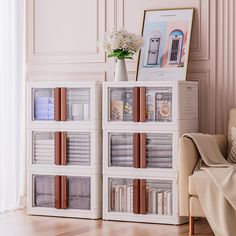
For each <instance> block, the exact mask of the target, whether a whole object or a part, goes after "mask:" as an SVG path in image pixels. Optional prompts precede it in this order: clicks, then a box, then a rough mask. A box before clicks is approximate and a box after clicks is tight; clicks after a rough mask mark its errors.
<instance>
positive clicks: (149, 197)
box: [141, 179, 172, 215]
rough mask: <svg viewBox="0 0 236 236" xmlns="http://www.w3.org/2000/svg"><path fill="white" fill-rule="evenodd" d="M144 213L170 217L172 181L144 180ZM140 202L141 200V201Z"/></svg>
mask: <svg viewBox="0 0 236 236" xmlns="http://www.w3.org/2000/svg"><path fill="white" fill-rule="evenodd" d="M143 185H144V187H145V189H146V193H145V196H143V197H144V198H145V201H146V213H147V214H157V215H172V181H170V180H151V179H148V180H144V181H143ZM141 201H142V200H141Z"/></svg>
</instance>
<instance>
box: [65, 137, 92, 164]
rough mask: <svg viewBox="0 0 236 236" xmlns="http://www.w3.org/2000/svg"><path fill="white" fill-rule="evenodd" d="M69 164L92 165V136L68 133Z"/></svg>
mask: <svg viewBox="0 0 236 236" xmlns="http://www.w3.org/2000/svg"><path fill="white" fill-rule="evenodd" d="M66 141H67V150H66V152H67V164H69V165H90V155H91V153H90V152H91V150H90V149H91V147H90V135H89V134H87V133H67V140H66Z"/></svg>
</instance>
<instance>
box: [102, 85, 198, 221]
mask: <svg viewBox="0 0 236 236" xmlns="http://www.w3.org/2000/svg"><path fill="white" fill-rule="evenodd" d="M197 131H198V83H197V82H187V81H184V82H174V81H171V82H165V81H163V82H162V81H160V82H141V81H140V82H115V83H114V82H105V83H104V84H103V218H104V219H106V220H123V221H138V222H151V223H165V224H181V223H183V222H185V221H186V219H184V218H181V217H179V214H178V139H179V137H180V136H181V135H182V134H183V133H186V132H197Z"/></svg>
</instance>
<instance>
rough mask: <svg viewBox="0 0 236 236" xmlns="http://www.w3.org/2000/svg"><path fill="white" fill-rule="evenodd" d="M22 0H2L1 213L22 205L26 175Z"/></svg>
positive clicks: (0, 72) (0, 5) (0, 17)
mask: <svg viewBox="0 0 236 236" xmlns="http://www.w3.org/2000/svg"><path fill="white" fill-rule="evenodd" d="M22 32H23V0H0V213H1V212H5V211H9V210H14V209H17V208H19V206H20V202H19V200H20V194H22V193H23V191H24V190H23V189H22V188H23V183H24V176H23V175H22V174H21V175H20V173H23V172H24V170H23V169H24V164H23V163H25V160H24V147H25V144H24V115H25V114H24V81H23V59H22V55H23V41H22V38H23V33H22Z"/></svg>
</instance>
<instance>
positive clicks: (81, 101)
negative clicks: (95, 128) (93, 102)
mask: <svg viewBox="0 0 236 236" xmlns="http://www.w3.org/2000/svg"><path fill="white" fill-rule="evenodd" d="M62 91H63V90H62ZM62 93H63V92H62ZM62 96H63V95H62ZM66 116H67V120H69V121H89V120H90V89H89V88H67V89H66Z"/></svg>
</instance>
